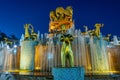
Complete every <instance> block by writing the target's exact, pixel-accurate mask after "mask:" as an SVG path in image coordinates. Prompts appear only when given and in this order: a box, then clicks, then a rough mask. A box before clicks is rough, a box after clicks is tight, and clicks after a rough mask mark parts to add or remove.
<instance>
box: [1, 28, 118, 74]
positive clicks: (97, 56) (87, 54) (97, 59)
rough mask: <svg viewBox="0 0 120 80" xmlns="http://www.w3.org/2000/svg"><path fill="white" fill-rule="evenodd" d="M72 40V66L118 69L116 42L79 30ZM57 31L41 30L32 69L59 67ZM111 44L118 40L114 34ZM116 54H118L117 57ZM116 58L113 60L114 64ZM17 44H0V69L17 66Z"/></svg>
mask: <svg viewBox="0 0 120 80" xmlns="http://www.w3.org/2000/svg"><path fill="white" fill-rule="evenodd" d="M73 36H74V41H73V42H72V50H73V54H74V63H75V66H77V67H78V66H84V68H85V70H86V72H90V71H91V72H103V71H119V67H117V66H119V65H120V61H119V57H120V55H119V52H120V51H119V50H120V48H119V47H118V46H114V47H108V46H109V44H108V42H107V41H105V40H103V38H102V36H101V39H100V40H98V39H97V38H96V37H89V35H82V34H81V31H80V30H75V31H74V33H73ZM59 37H60V35H54V36H52V37H50V36H48V34H41V37H40V41H39V44H38V45H37V46H36V48H35V49H36V50H35V64H34V69H35V70H39V71H43V72H51V69H52V68H53V67H61V45H62V43H61V42H60V41H59ZM114 44H116V45H117V44H118V39H117V37H114ZM118 56H119V57H118ZM115 61H116V64H115ZM19 64H20V47H8V46H7V45H5V44H3V43H1V44H0V69H1V70H14V69H19Z"/></svg>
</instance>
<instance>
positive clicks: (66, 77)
mask: <svg viewBox="0 0 120 80" xmlns="http://www.w3.org/2000/svg"><path fill="white" fill-rule="evenodd" d="M52 75H53V77H54V80H84V68H83V67H70V68H66V67H65V68H62V67H61V68H59V67H58V68H53V69H52Z"/></svg>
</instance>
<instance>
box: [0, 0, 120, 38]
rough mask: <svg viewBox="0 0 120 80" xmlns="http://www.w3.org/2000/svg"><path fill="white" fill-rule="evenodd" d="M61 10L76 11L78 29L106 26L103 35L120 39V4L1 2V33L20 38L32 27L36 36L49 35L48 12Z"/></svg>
mask: <svg viewBox="0 0 120 80" xmlns="http://www.w3.org/2000/svg"><path fill="white" fill-rule="evenodd" d="M59 6H63V7H64V8H66V7H67V6H72V7H73V9H74V14H73V18H74V20H75V27H76V28H77V29H81V30H82V31H84V28H83V25H87V26H88V27H89V29H93V28H94V24H95V23H104V27H103V28H102V29H101V31H102V33H103V34H105V35H106V34H108V33H111V34H112V35H118V36H120V30H119V26H120V25H119V24H120V1H119V0H0V30H1V31H2V32H5V33H6V34H8V35H12V34H14V35H16V36H17V37H18V38H20V36H21V34H22V33H24V28H23V25H24V24H26V23H31V24H32V25H33V26H34V28H35V31H36V32H37V30H39V31H40V32H41V33H47V32H48V28H49V12H50V11H51V10H55V9H56V7H59Z"/></svg>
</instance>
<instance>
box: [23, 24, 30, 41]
mask: <svg viewBox="0 0 120 80" xmlns="http://www.w3.org/2000/svg"><path fill="white" fill-rule="evenodd" d="M30 26H31V24H25V25H24V28H25V36H24V37H25V40H26V39H29V38H30V33H29V27H30Z"/></svg>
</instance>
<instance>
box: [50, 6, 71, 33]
mask: <svg viewBox="0 0 120 80" xmlns="http://www.w3.org/2000/svg"><path fill="white" fill-rule="evenodd" d="M72 15H73V9H72V7H71V6H68V7H66V9H64V8H63V7H57V8H56V10H55V11H51V12H50V20H51V21H50V24H49V26H50V28H49V32H52V33H59V32H61V30H62V29H61V25H62V24H65V25H66V28H67V29H69V28H71V27H72V25H73V21H72Z"/></svg>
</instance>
